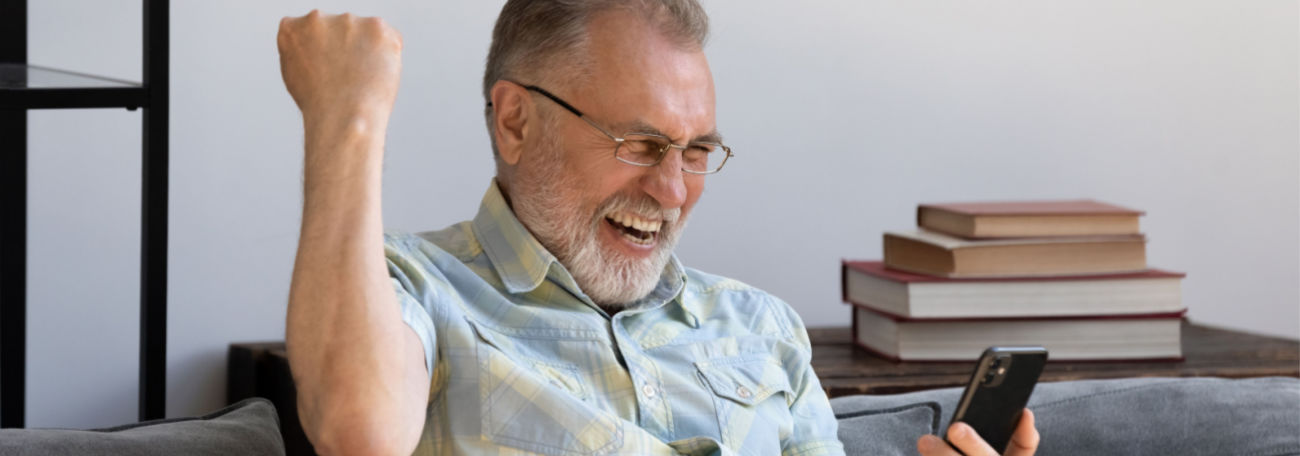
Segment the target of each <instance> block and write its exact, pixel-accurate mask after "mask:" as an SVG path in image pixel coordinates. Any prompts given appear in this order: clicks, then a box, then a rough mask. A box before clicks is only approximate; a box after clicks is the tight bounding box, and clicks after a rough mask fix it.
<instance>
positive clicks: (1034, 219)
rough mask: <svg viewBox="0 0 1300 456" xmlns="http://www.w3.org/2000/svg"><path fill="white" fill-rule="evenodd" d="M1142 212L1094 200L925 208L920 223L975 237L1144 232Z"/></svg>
mask: <svg viewBox="0 0 1300 456" xmlns="http://www.w3.org/2000/svg"><path fill="white" fill-rule="evenodd" d="M1142 215H1143V212H1142V211H1137V210H1133V209H1129V208H1125V207H1120V206H1116V205H1114V204H1109V203H1103V202H1099V201H1093V200H1062V201H1008V202H976V203H945V204H922V205H920V206H918V207H917V209H916V219H917V225H918V226H920V227H922V228H926V229H929V230H932V231H938V232H942V233H946V234H950V235H954V236H960V237H964V238H972V239H988V238H1022V237H1047V236H1120V235H1136V234H1140V228H1139V225H1138V218H1139V217H1141V216H1142Z"/></svg>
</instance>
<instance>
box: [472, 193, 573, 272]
mask: <svg viewBox="0 0 1300 456" xmlns="http://www.w3.org/2000/svg"><path fill="white" fill-rule="evenodd" d="M473 229H474V236H475V237H477V238H478V241H479V244H481V245H482V246H483V251H484V252H485V253H487V256H488V259H489V260H491V262H492V268H493V269H496V272H497V275H499V276H500V277H501V282H502V283H503V284H505V287H506V291H509V292H511V293H516V294H517V293H526V292H529V291H532V290H533V289H535V288H537V287H538V286H539V285H541V284H542V281H543V280H546V272H547V271H548V270H549V269H550V268H551V263H555V262H556V261H555V256H554V255H551V252H548V251H547V250H546V247H543V246H542V244H541V243H540V242H538V241H537V239H536V238H534V237H533V234H532V233H530V232H528V229H527V228H524V225H523V224H522V223H520V222H519V219H517V218H515V213H514V211H512V210H511V209H510V205H509V204H506V198H505V196H504V195H502V194H501V188H500V187H498V186H497V181H496V179H492V185H490V186H488V189H487V193H486V194H484V195H483V202H482V203H481V204H480V205H479V208H478V215H476V216H474V222H473Z"/></svg>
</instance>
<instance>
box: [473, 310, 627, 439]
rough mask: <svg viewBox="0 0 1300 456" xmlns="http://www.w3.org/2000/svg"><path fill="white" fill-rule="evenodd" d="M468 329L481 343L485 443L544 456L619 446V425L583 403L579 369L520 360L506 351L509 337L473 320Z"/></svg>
mask: <svg viewBox="0 0 1300 456" xmlns="http://www.w3.org/2000/svg"><path fill="white" fill-rule="evenodd" d="M470 326H471V327H472V328H474V332H475V334H476V335H477V336H478V339H479V340H478V341H477V347H476V349H475V350H476V356H477V357H478V386H479V413H480V416H481V429H482V434H483V437H484V438H487V439H489V440H491V441H492V442H493V443H496V444H498V445H502V446H507V447H511V448H517V449H521V450H525V451H530V452H534V453H539V454H545V455H588V454H608V453H610V452H612V451H614V450H616V449H618V448H619V447H621V446H622V444H623V422H622V420H621V419H618V418H617V417H614V416H612V415H611V414H609V413H606V412H603V411H601V410H598V409H595V408H593V407H592V406H591V405H590V404H588V403H587V402H585V401H584V400H583V399H585V397H586V396H587V395H589V394H590V390H589V388H588V387H587V385H586V384H585V382H583V380H582V376H581V375H580V370H579V368H578V366H576V365H573V364H569V363H563V362H558V361H549V360H548V361H541V360H535V359H530V358H528V357H525V356H521V355H519V354H517V353H513V351H511V350H510V347H512V346H513V343H514V341H513V340H512V339H511V338H510V337H509V336H505V335H502V334H499V333H496V332H495V331H494V330H492V329H491V328H489V327H486V326H484V325H481V324H478V323H476V322H473V321H471V322H470ZM507 353H513V355H507Z"/></svg>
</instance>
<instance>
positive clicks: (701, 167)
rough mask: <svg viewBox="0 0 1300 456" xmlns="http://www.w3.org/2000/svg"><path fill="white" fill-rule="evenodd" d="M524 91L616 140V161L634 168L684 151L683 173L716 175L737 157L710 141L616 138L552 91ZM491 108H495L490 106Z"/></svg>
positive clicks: (650, 135)
mask: <svg viewBox="0 0 1300 456" xmlns="http://www.w3.org/2000/svg"><path fill="white" fill-rule="evenodd" d="M520 85H521V86H523V88H524V89H527V90H529V91H532V92H537V93H539V94H541V95H542V96H544V97H546V98H549V99H550V100H551V101H554V102H555V103H556V104H558V105H560V106H561V107H563V108H564V109H565V110H568V111H569V112H571V113H573V115H575V116H578V118H579V119H582V121H583V122H586V123H587V125H591V126H592V127H593V128H595V129H596V130H599V131H600V132H601V133H602V134H604V135H605V136H607V137H609V139H611V140H613V141H614V143H615V145H614V158H615V159H617V160H618V161H621V162H623V163H627V164H629V165H633V166H646V167H649V166H655V165H658V164H659V162H661V161H663V160H664V157H665V156H667V155H668V151H669V150H671V149H678V150H681V151H682V171H683V172H687V173H690V174H713V173H716V172H718V171H719V170H721V169H722V165H725V164H727V160H729V159H731V157H732V156H733V155H732V153H731V148H730V147H727V146H724V145H722V144H721V143H716V142H708V141H695V142H690V143H687V144H686V145H684V146H680V145H677V144H673V142H672V139H670V138H668V137H667V136H663V135H659V134H654V133H639V132H629V133H626V134H624V135H623V136H614V135H613V134H612V133H610V132H609V131H608V130H605V129H604V128H601V126H600V125H597V124H596V122H593V121H592V120H591V119H590V118H588V117H587V116H586V115H585V114H583V113H582V111H579V110H578V108H575V107H573V105H571V104H569V103H568V102H565V101H564V100H561V99H560V97H557V96H555V95H554V94H552V93H551V92H548V91H546V89H543V88H541V87H537V86H533V85H524V84H520ZM488 106H491V104H490V103H489V104H488Z"/></svg>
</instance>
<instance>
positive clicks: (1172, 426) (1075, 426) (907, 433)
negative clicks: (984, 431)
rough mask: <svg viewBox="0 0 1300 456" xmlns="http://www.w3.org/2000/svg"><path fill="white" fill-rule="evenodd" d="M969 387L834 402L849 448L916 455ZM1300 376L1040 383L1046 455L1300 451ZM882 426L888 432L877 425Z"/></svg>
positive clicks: (1038, 409)
mask: <svg viewBox="0 0 1300 456" xmlns="http://www.w3.org/2000/svg"><path fill="white" fill-rule="evenodd" d="M960 396H961V389H960V388H945V389H937V390H928V391H921V392H915V393H906V394H892V395H858V396H845V397H837V398H835V399H831V407H832V408H833V409H834V410H835V416H836V417H837V418H838V419H839V436H840V440H841V441H842V442H844V450H845V452H846V453H847V454H873V455H874V454H916V440H917V439H918V438H920V437H921V436H922V435H924V434H936V435H939V431H940V430H946V429H947V427H948V420H949V419H950V418H951V415H952V410H953V408H954V407H955V405H956V403H957V400H958V399H960ZM1297 404H1300V380H1297V379H1295V378H1279V377H1263V378H1251V379H1240V380H1229V379H1221V378H1190V379H1177V378H1129V379H1118V380H1083V381H1071V382H1057V383H1040V384H1039V385H1038V386H1037V387H1035V388H1034V394H1033V396H1031V397H1030V399H1029V404H1028V407H1029V408H1030V409H1031V410H1033V411H1034V417H1035V419H1036V425H1037V428H1038V432H1039V434H1040V435H1041V437H1042V440H1041V442H1040V444H1039V447H1038V452H1037V454H1039V455H1044V456H1048V455H1058V454H1060V455H1071V454H1134V455H1144V456H1151V455H1178V456H1187V455H1224V454H1233V455H1258V456H1277V455H1300V432H1296V430H1297V429H1300V406H1297ZM875 427H879V428H880V429H874V428H875Z"/></svg>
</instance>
